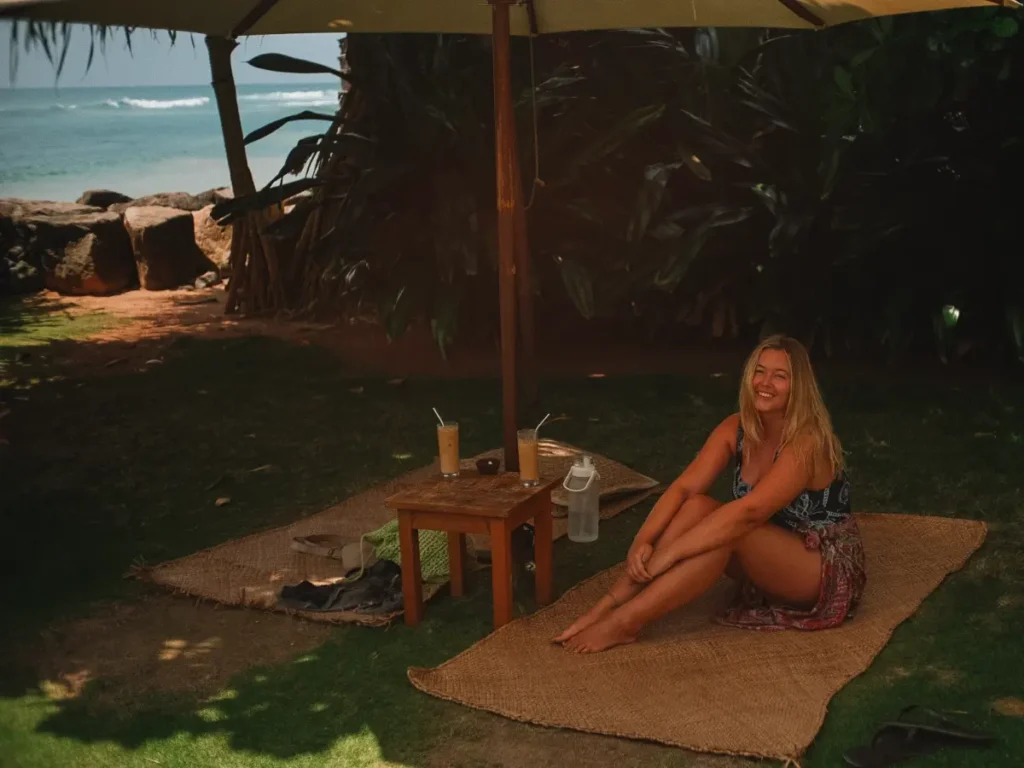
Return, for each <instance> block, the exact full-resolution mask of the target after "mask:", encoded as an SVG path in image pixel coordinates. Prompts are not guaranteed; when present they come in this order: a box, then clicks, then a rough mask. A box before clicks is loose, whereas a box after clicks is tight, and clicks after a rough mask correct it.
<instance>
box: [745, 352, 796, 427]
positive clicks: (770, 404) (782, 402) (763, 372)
mask: <svg viewBox="0 0 1024 768" xmlns="http://www.w3.org/2000/svg"><path fill="white" fill-rule="evenodd" d="M792 380H793V370H792V366H791V365H790V362H789V355H788V354H787V353H786V351H785V350H784V349H765V350H763V351H762V352H761V354H760V355H759V356H758V358H757V364H756V365H755V366H754V371H753V375H752V376H751V378H750V385H749V386H750V389H751V395H752V396H753V404H754V408H755V409H756V410H757V412H758V413H761V414H768V413H785V412H786V407H787V406H788V405H789V392H790V386H791V384H792Z"/></svg>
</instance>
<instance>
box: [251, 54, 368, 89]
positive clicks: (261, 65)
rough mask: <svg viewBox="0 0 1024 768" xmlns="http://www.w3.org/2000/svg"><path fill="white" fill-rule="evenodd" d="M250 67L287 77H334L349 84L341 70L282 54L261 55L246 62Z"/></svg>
mask: <svg viewBox="0 0 1024 768" xmlns="http://www.w3.org/2000/svg"><path fill="white" fill-rule="evenodd" d="M246 63H247V64H248V65H249V66H251V67H256V69H262V70H265V71H267V72H282V73H285V74H289V75H334V76H335V77H339V78H341V79H342V80H345V81H348V82H351V80H350V78H349V76H348V75H347V74H344V73H342V72H341V70H338V69H334V67H328V66H326V65H324V64H318V63H317V62H315V61H308V60H306V59H297V58H295V57H294V56H286V55H285V54H283V53H261V54H260V55H259V56H254V57H253V58H251V59H249V61H247V62H246Z"/></svg>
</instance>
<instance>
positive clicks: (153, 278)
mask: <svg viewBox="0 0 1024 768" xmlns="http://www.w3.org/2000/svg"><path fill="white" fill-rule="evenodd" d="M124 225H125V228H126V229H127V230H128V237H129V238H130V239H131V248H132V252H133V253H134V256H135V264H136V266H137V267H138V272H139V284H140V285H141V286H142V287H143V288H145V289H146V290H149V291H160V290H168V289H171V288H178V287H179V286H182V285H187V284H191V283H192V282H193V281H194V280H195V279H196V277H198V276H199V275H201V274H203V273H204V272H206V271H208V270H209V269H210V267H211V265H210V263H209V261H208V260H207V258H206V257H205V256H204V255H203V252H202V251H200V250H199V247H198V246H197V245H196V238H195V233H194V229H193V222H192V214H191V213H189V212H188V211H182V210H176V209H174V208H166V207H162V206H155V205H151V206H141V207H132V208H129V209H128V210H126V211H125V212H124Z"/></svg>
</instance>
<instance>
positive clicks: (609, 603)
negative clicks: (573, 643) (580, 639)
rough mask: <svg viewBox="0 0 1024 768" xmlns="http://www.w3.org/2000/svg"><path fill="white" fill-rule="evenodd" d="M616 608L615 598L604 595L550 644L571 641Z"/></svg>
mask: <svg viewBox="0 0 1024 768" xmlns="http://www.w3.org/2000/svg"><path fill="white" fill-rule="evenodd" d="M616 606H618V603H617V602H616V601H615V598H614V597H612V596H611V595H605V596H604V597H602V598H601V599H600V600H598V601H597V602H596V603H595V604H594V607H593V608H591V609H590V610H589V611H587V612H586V613H585V614H583V615H582V616H580V617H579V618H578V619H576V621H574V622H573V623H572V624H570V625H569V628H568V629H566V630H565V631H564V632H562V634H560V635H559V636H558V637H556V638H554V639H553V640H552V641H551V642H553V643H565V642H567V641H569V640H571V639H572V638H574V637H576V635H578V634H579V633H580V632H582V631H583V630H585V629H586V628H587V627H589V626H591V625H592V624H596V623H597V622H599V621H600V620H601V619H603V618H604V617H605V616H607V615H608V614H609V613H611V612H612V611H614V610H615V608H616Z"/></svg>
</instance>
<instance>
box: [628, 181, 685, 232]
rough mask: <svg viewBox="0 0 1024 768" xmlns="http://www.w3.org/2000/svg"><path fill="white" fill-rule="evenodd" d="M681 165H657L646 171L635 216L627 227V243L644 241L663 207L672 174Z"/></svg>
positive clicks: (638, 196) (637, 200) (635, 205)
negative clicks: (649, 226) (666, 188)
mask: <svg viewBox="0 0 1024 768" xmlns="http://www.w3.org/2000/svg"><path fill="white" fill-rule="evenodd" d="M680 165H681V163H656V164H654V165H649V166H647V167H646V168H645V169H644V181H643V184H642V185H641V186H640V193H639V194H638V195H637V199H636V202H635V203H634V205H633V215H632V217H630V220H629V224H628V225H627V227H626V242H628V243H637V242H639V241H640V240H642V239H643V237H644V235H645V234H646V233H647V227H648V225H650V223H651V219H652V218H653V217H654V214H656V213H657V212H658V209H659V208H660V207H661V201H662V199H664V197H665V185H666V184H668V180H669V178H671V176H672V172H673V171H675V170H676V169H677V168H679V166H680Z"/></svg>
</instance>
